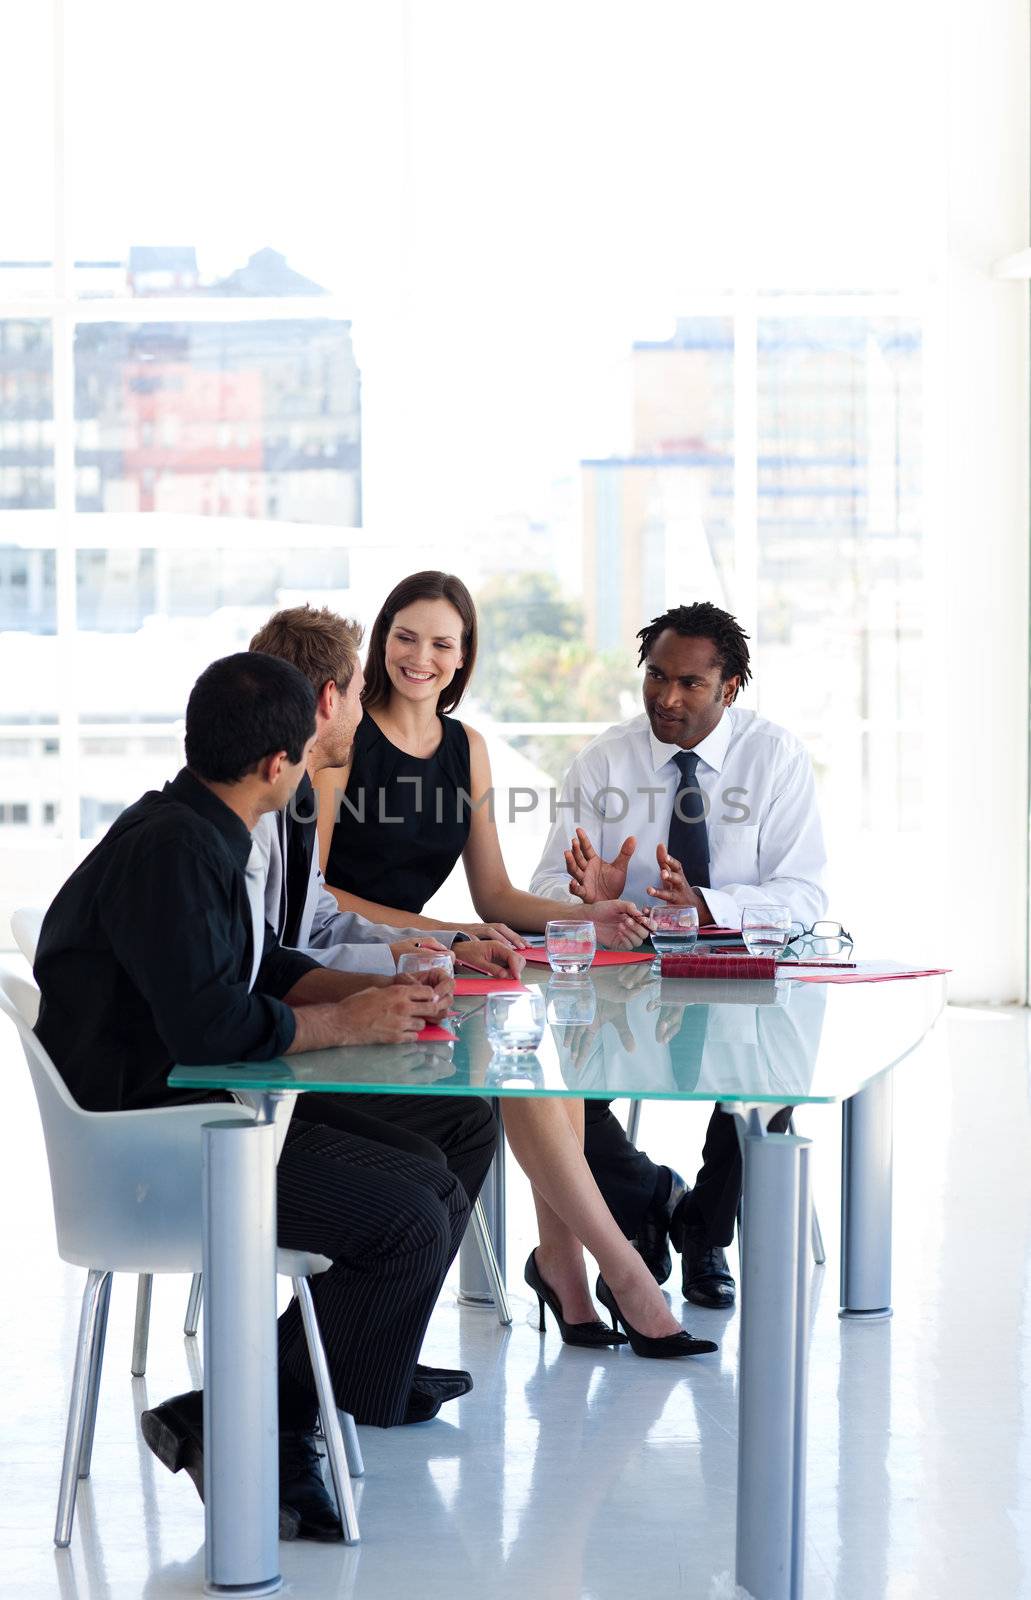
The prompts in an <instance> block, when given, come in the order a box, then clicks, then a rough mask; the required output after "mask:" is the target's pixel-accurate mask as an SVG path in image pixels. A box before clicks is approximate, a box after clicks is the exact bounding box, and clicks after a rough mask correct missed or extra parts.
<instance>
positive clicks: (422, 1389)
mask: <svg viewBox="0 0 1031 1600" xmlns="http://www.w3.org/2000/svg"><path fill="white" fill-rule="evenodd" d="M472 1386H473V1380H472V1377H471V1375H470V1374H469V1373H468V1372H465V1371H464V1370H463V1369H462V1368H461V1367H457V1368H451V1367H422V1366H419V1367H416V1369H415V1377H414V1378H413V1379H412V1387H411V1390H410V1391H409V1395H408V1405H407V1407H406V1410H405V1415H404V1420H405V1422H429V1421H431V1420H432V1418H433V1417H435V1416H436V1415H437V1412H438V1411H439V1410H440V1408H441V1406H442V1405H444V1404H445V1402H446V1401H448V1400H457V1399H458V1398H459V1396H460V1395H463V1394H468V1393H469V1391H470V1389H471V1388H472Z"/></svg>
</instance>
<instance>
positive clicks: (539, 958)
mask: <svg viewBox="0 0 1031 1600" xmlns="http://www.w3.org/2000/svg"><path fill="white" fill-rule="evenodd" d="M520 955H524V956H525V957H526V959H527V961H533V962H535V963H536V965H537V966H539V967H547V966H550V965H551V963H550V962H549V960H548V952H547V951H546V950H521V951H520ZM654 960H655V957H654V955H653V954H652V952H651V951H650V950H596V951H595V952H594V960H593V961H592V962H591V966H592V967H627V966H629V965H630V964H631V963H632V962H634V961H654Z"/></svg>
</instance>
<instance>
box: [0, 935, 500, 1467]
mask: <svg viewBox="0 0 1031 1600" xmlns="http://www.w3.org/2000/svg"><path fill="white" fill-rule="evenodd" d="M45 914H46V913H45V912H43V911H41V910H40V909H39V908H38V907H37V906H20V907H19V908H18V910H17V911H15V912H14V914H13V915H12V917H11V932H12V933H13V934H14V938H15V943H16V944H17V946H18V949H19V950H20V951H21V953H22V955H23V956H24V957H25V959H26V961H27V962H28V963H29V966H30V967H31V966H32V965H33V963H34V962H35V959H36V946H37V945H38V944H39V931H40V929H41V928H42V926H43V918H44V916H45ZM471 1220H472V1228H473V1235H474V1237H475V1239H476V1243H477V1245H478V1247H479V1251H480V1260H481V1261H482V1262H483V1270H484V1272H485V1273H486V1275H487V1282H488V1283H489V1284H490V1289H491V1294H492V1296H493V1299H494V1309H495V1311H496V1312H497V1314H498V1321H499V1322H500V1323H501V1326H502V1327H503V1328H505V1327H508V1325H509V1323H510V1322H511V1321H512V1313H511V1311H510V1310H509V1305H508V1296H507V1294H506V1293H505V1281H504V1279H503V1277H502V1276H501V1268H500V1266H499V1264H498V1258H497V1256H496V1254H495V1252H494V1241H493V1239H492V1238H491V1233H490V1228H489V1227H488V1225H487V1218H486V1215H485V1213H484V1210H483V1203H482V1201H480V1200H477V1202H476V1204H475V1206H474V1207H473V1213H472V1219H471ZM151 1288H152V1285H151V1281H150V1277H149V1275H148V1274H147V1273H141V1275H140V1281H139V1284H138V1286H137V1290H136V1328H135V1332H134V1334H133V1342H132V1363H131V1366H130V1371H131V1372H132V1375H133V1377H134V1378H142V1377H143V1375H144V1373H145V1372H146V1370H147V1340H148V1338H149V1336H150V1296H151ZM203 1294H204V1286H203V1281H202V1279H201V1275H200V1273H199V1272H195V1273H194V1274H193V1277H192V1279H191V1280H190V1293H189V1297H188V1299H187V1302H186V1320H185V1321H184V1323H183V1332H184V1334H185V1335H186V1337H187V1338H188V1339H192V1338H194V1337H195V1336H196V1333H197V1328H198V1326H199V1324H200V1308H201V1301H202V1299H203ZM345 1415H346V1414H345ZM345 1437H346V1440H347V1459H348V1461H349V1462H350V1463H351V1476H352V1477H354V1478H360V1477H361V1475H362V1473H363V1472H364V1470H365V1468H364V1467H363V1466H362V1464H361V1462H362V1458H361V1450H360V1449H359V1446H358V1435H357V1433H356V1432H355V1431H354V1424H353V1422H352V1423H351V1424H350V1427H349V1428H348V1427H347V1426H346V1424H345Z"/></svg>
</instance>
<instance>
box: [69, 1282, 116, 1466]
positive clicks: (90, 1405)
mask: <svg viewBox="0 0 1031 1600" xmlns="http://www.w3.org/2000/svg"><path fill="white" fill-rule="evenodd" d="M113 1281H114V1274H113V1273H111V1272H109V1273H108V1275H107V1281H106V1283H105V1284H104V1287H103V1288H102V1289H101V1291H100V1301H99V1304H98V1306H97V1331H96V1335H95V1337H94V1339H93V1350H92V1353H91V1355H90V1364H89V1381H88V1385H87V1388H86V1416H85V1420H84V1424H83V1430H82V1444H81V1446H80V1448H79V1471H78V1476H79V1477H80V1478H88V1477H89V1469H90V1462H91V1461H92V1459H93V1435H94V1433H95V1431H96V1426H97V1400H98V1399H99V1397H100V1375H101V1371H102V1369H103V1366H104V1345H105V1343H106V1341H107V1314H108V1311H109V1310H110V1307H111V1284H112V1282H113Z"/></svg>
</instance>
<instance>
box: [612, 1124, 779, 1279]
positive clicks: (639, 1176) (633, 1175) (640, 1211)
mask: <svg viewBox="0 0 1031 1600" xmlns="http://www.w3.org/2000/svg"><path fill="white" fill-rule="evenodd" d="M790 1118H791V1107H790V1106H786V1107H785V1108H784V1109H783V1110H782V1111H778V1112H777V1114H776V1116H774V1117H772V1118H771V1119H770V1131H771V1132H772V1133H784V1132H785V1131H786V1129H787V1125H788V1122H789V1120H790ZM584 1154H585V1155H586V1157H587V1163H588V1165H589V1167H590V1169H591V1171H592V1172H593V1174H594V1181H595V1183H596V1184H597V1185H598V1188H599V1189H600V1190H601V1192H602V1194H603V1195H604V1196H605V1201H606V1203H607V1205H608V1208H609V1210H610V1211H611V1212H612V1215H613V1216H614V1217H615V1219H616V1221H617V1222H618V1223H619V1226H620V1227H621V1228H622V1230H623V1232H624V1233H625V1234H626V1236H627V1238H628V1239H634V1238H636V1237H637V1232H638V1229H639V1228H640V1226H641V1223H642V1222H643V1220H644V1216H645V1213H646V1211H647V1210H648V1207H649V1206H650V1205H651V1203H652V1199H653V1197H654V1194H655V1186H656V1183H657V1181H658V1177H659V1168H658V1167H657V1166H656V1164H655V1162H654V1161H652V1160H651V1159H650V1157H648V1156H647V1155H645V1153H644V1151H643V1150H638V1149H637V1147H636V1145H633V1144H631V1143H630V1140H629V1139H628V1138H627V1136H626V1133H625V1131H624V1129H623V1126H622V1124H621V1123H620V1122H619V1121H618V1120H617V1119H616V1118H615V1117H614V1116H613V1115H612V1111H611V1101H609V1100H588V1101H587V1103H586V1108H585V1113H584ZM740 1199H741V1148H740V1146H739V1144H738V1139H737V1129H736V1127H735V1125H734V1118H733V1117H730V1116H728V1115H727V1114H726V1112H724V1111H721V1110H720V1108H719V1106H716V1107H714V1109H713V1113H712V1116H711V1117H710V1118H709V1126H708V1128H707V1129H706V1133H705V1144H704V1146H703V1148H702V1164H701V1166H700V1167H699V1169H698V1175H697V1177H696V1178H695V1181H694V1188H693V1189H692V1193H691V1200H692V1210H693V1212H694V1215H695V1216H696V1217H697V1218H698V1219H699V1220H700V1221H702V1222H703V1223H704V1224H705V1233H706V1241H707V1243H709V1244H711V1245H723V1246H724V1247H725V1246H726V1245H728V1244H730V1243H731V1242H732V1240H733V1238H734V1223H735V1221H736V1218H737V1208H738V1202H739V1200H740Z"/></svg>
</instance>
